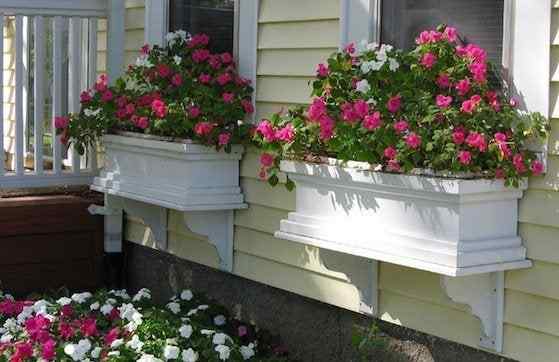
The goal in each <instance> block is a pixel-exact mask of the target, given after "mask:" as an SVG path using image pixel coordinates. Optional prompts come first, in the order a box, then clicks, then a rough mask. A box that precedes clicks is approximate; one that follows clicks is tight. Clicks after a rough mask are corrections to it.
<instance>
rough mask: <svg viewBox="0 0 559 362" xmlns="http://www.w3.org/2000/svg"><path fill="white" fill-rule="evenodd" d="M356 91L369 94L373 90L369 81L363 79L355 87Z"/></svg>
mask: <svg viewBox="0 0 559 362" xmlns="http://www.w3.org/2000/svg"><path fill="white" fill-rule="evenodd" d="M355 89H357V90H358V91H359V92H361V93H367V92H368V91H370V90H371V85H370V84H369V82H368V81H367V79H363V80H360V81H359V82H357V84H356V85H355Z"/></svg>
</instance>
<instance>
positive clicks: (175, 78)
mask: <svg viewBox="0 0 559 362" xmlns="http://www.w3.org/2000/svg"><path fill="white" fill-rule="evenodd" d="M171 84H173V85H174V86H175V87H180V86H181V85H182V76H181V75H180V74H179V73H175V75H173V77H172V78H171Z"/></svg>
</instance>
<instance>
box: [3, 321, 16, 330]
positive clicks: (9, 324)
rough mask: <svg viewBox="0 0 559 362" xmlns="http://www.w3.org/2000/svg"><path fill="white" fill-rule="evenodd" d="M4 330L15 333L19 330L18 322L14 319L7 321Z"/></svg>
mask: <svg viewBox="0 0 559 362" xmlns="http://www.w3.org/2000/svg"><path fill="white" fill-rule="evenodd" d="M4 328H6V330H7V331H11V332H15V331H16V330H17V322H16V320H15V319H14V318H8V319H6V321H5V322H4Z"/></svg>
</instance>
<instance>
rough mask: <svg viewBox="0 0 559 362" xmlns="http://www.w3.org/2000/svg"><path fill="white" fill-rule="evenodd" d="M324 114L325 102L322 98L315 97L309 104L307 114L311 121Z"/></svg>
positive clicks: (318, 118)
mask: <svg viewBox="0 0 559 362" xmlns="http://www.w3.org/2000/svg"><path fill="white" fill-rule="evenodd" d="M324 114H326V103H325V102H324V99H322V98H315V99H313V102H312V103H311V105H310V106H309V109H308V116H309V119H310V120H311V121H318V120H320V117H322V116H323V115H324Z"/></svg>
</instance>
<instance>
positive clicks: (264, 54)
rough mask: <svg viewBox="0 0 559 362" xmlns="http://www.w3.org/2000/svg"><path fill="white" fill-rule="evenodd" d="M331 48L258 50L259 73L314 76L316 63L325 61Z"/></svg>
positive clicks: (333, 50)
mask: <svg viewBox="0 0 559 362" xmlns="http://www.w3.org/2000/svg"><path fill="white" fill-rule="evenodd" d="M335 51H336V49H335V48H331V49H328V48H326V49H301V50H291V49H263V50H260V51H259V52H258V70H257V74H258V75H276V76H306V77H314V76H315V74H316V71H315V69H316V65H317V64H318V63H321V62H324V61H325V60H326V59H327V58H328V57H329V56H330V54H332V53H333V52H335Z"/></svg>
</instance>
